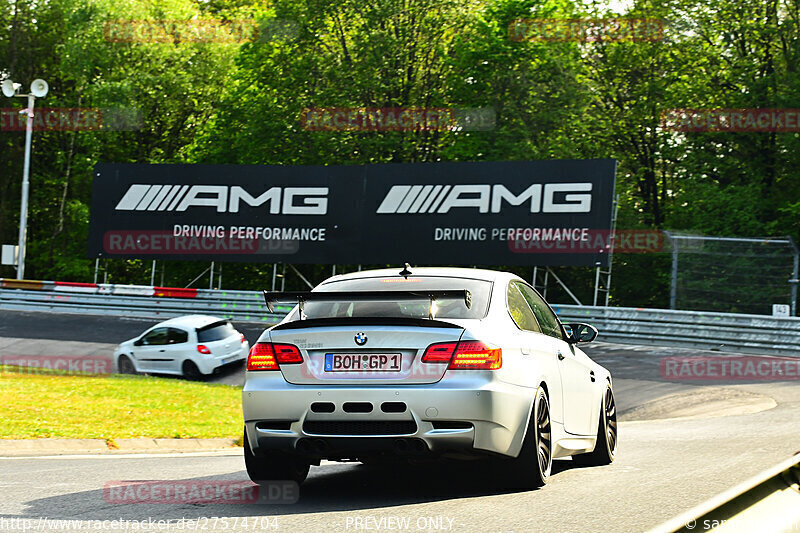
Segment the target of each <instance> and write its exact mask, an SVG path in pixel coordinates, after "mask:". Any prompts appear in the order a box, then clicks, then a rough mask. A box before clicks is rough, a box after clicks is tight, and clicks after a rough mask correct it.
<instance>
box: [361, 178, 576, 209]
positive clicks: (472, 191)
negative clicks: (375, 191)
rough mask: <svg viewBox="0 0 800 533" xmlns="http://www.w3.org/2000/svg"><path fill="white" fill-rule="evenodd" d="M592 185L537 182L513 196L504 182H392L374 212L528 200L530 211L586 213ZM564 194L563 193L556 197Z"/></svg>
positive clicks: (495, 206) (498, 205)
mask: <svg viewBox="0 0 800 533" xmlns="http://www.w3.org/2000/svg"><path fill="white" fill-rule="evenodd" d="M591 190H592V184H591V183H588V182H582V183H545V184H544V185H542V184H540V183H536V184H533V185H531V186H530V187H528V188H527V189H525V190H524V191H522V192H521V193H519V194H517V195H515V194H514V193H512V192H511V191H509V190H508V189H506V187H505V186H504V185H499V184H497V185H394V186H392V188H391V189H389V192H388V193H386V197H385V198H384V199H383V202H381V205H380V207H378V210H377V211H376V212H377V213H389V214H398V213H447V212H449V211H450V209H452V208H454V207H473V208H478V212H480V213H489V212H492V213H499V212H500V211H501V209H502V207H503V202H506V203H508V204H511V205H514V206H517V205H522V204H524V203H525V202H529V203H530V210H531V213H588V212H590V211H591V210H592V194H591ZM558 193H563V196H558V197H557V196H556V195H557V194H558Z"/></svg>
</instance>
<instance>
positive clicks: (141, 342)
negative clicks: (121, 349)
mask: <svg viewBox="0 0 800 533" xmlns="http://www.w3.org/2000/svg"><path fill="white" fill-rule="evenodd" d="M143 344H144V341H142V339H136V340H135V341H133V345H134V346H141V345H143Z"/></svg>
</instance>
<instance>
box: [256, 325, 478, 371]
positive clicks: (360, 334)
mask: <svg viewBox="0 0 800 533" xmlns="http://www.w3.org/2000/svg"><path fill="white" fill-rule="evenodd" d="M463 332H464V328H462V327H461V326H459V325H456V324H453V323H449V322H444V321H441V320H426V319H409V318H382V319H366V320H358V319H353V318H349V319H344V320H341V319H310V320H298V321H292V322H287V323H284V324H281V325H279V326H276V327H275V328H273V329H271V330H270V331H269V335H270V340H271V342H273V343H278V344H292V345H294V346H297V348H299V350H300V353H301V354H302V356H303V362H302V363H300V364H284V365H281V372H282V373H283V377H284V379H286V381H288V382H289V383H293V384H297V385H312V384H313V385H350V384H360V385H364V384H369V385H417V384H425V383H435V382H437V381H439V380H440V379H442V376H444V373H445V371H446V370H447V365H446V364H443V363H439V364H434V363H423V362H422V356H423V354H424V353H425V349H426V348H427V347H428V346H430V345H431V344H434V343H438V342H455V341H458V340H460V338H461V335H462V334H463Z"/></svg>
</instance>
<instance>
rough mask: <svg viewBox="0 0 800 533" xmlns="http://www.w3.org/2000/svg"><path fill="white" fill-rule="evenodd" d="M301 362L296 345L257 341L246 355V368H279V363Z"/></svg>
mask: <svg viewBox="0 0 800 533" xmlns="http://www.w3.org/2000/svg"><path fill="white" fill-rule="evenodd" d="M302 362H303V356H302V355H300V350H299V349H298V348H297V346H293V345H291V344H273V343H271V342H257V343H255V344H254V345H253V347H252V348H250V353H249V354H248V356H247V370H280V366H279V363H280V364H297V363H302Z"/></svg>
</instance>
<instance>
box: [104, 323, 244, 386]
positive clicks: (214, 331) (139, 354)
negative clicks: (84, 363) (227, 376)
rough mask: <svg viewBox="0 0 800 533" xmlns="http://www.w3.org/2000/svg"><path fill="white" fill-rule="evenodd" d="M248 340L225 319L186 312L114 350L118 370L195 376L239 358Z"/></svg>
mask: <svg viewBox="0 0 800 533" xmlns="http://www.w3.org/2000/svg"><path fill="white" fill-rule="evenodd" d="M249 350H250V344H249V343H248V342H247V340H246V339H245V338H244V335H243V334H242V333H239V332H238V331H237V330H236V328H234V327H233V326H232V325H231V323H230V322H229V321H227V320H225V319H221V318H217V317H213V316H206V315H189V316H182V317H178V318H172V319H170V320H167V321H165V322H161V323H160V324H156V325H155V326H153V327H151V328H150V329H148V330H147V331H145V332H144V333H143V334H142V335H140V336H139V337H136V338H134V339H130V340H127V341H125V342H123V343H122V344H120V345H119V347H118V348H117V350H116V351H115V352H114V361H116V363H117V369H118V371H119V373H120V374H133V373H135V372H150V373H154V374H176V375H183V376H186V377H187V378H191V379H197V378H200V377H201V376H203V375H208V374H212V373H213V372H214V371H215V370H216V369H218V368H220V367H222V366H224V365H228V364H231V363H235V362H238V361H242V360H244V359H245V358H246V357H247V353H248V351H249Z"/></svg>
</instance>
